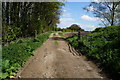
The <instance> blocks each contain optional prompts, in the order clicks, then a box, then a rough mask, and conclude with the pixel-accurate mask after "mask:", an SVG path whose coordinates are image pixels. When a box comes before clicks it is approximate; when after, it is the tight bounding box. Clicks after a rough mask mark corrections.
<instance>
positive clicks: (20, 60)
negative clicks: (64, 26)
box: [0, 33, 50, 79]
mask: <svg viewBox="0 0 120 80" xmlns="http://www.w3.org/2000/svg"><path fill="white" fill-rule="evenodd" d="M49 35H50V33H46V34H42V35H38V36H37V39H38V41H34V40H35V38H33V39H30V38H26V39H21V40H17V41H15V43H13V44H10V45H9V46H4V47H3V49H2V56H3V60H2V73H0V77H1V78H2V79H4V78H9V77H10V76H15V75H16V73H17V71H18V69H19V68H20V67H21V66H23V65H24V64H25V62H26V61H27V60H28V59H29V57H30V56H33V51H34V50H35V49H36V48H38V47H40V46H41V45H42V43H43V42H44V41H45V40H47V39H48V37H49Z"/></svg>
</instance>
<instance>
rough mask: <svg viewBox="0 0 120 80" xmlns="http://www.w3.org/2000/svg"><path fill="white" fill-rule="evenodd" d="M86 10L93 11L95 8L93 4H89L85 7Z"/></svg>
mask: <svg viewBox="0 0 120 80" xmlns="http://www.w3.org/2000/svg"><path fill="white" fill-rule="evenodd" d="M86 10H88V11H95V10H96V8H95V7H93V6H89V7H86Z"/></svg>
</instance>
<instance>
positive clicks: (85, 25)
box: [72, 23, 97, 31]
mask: <svg viewBox="0 0 120 80" xmlns="http://www.w3.org/2000/svg"><path fill="white" fill-rule="evenodd" d="M72 24H77V25H79V26H80V27H81V28H82V29H84V30H88V31H92V30H94V29H95V28H97V26H94V25H88V24H82V23H72Z"/></svg>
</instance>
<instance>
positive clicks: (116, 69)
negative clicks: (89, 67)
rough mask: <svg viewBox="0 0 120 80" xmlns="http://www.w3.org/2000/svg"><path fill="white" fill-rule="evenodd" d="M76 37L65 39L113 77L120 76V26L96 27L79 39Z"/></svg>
mask: <svg viewBox="0 0 120 80" xmlns="http://www.w3.org/2000/svg"><path fill="white" fill-rule="evenodd" d="M76 37H77V36H74V37H72V38H69V39H67V40H68V41H69V43H70V44H71V45H72V46H74V47H76V46H77V47H76V48H77V49H79V50H80V51H81V52H82V53H83V54H85V53H87V57H88V58H90V59H93V60H94V61H95V62H96V63H100V66H102V67H103V68H104V69H105V70H107V71H108V72H110V74H111V75H112V77H113V78H115V77H116V76H117V78H120V76H119V75H120V45H119V44H120V26H108V27H104V28H97V29H95V30H94V31H93V32H92V33H91V34H89V35H86V36H82V37H81V40H79V41H77V38H76ZM78 42H79V43H80V45H78V44H77V43H78ZM114 76H115V77H114Z"/></svg>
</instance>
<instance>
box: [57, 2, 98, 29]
mask: <svg viewBox="0 0 120 80" xmlns="http://www.w3.org/2000/svg"><path fill="white" fill-rule="evenodd" d="M89 4H90V2H65V6H63V9H62V15H61V16H60V24H58V27H60V28H66V27H70V25H72V24H77V25H79V26H80V27H81V28H82V29H84V30H87V31H92V30H94V29H95V28H97V27H100V25H99V23H100V19H99V18H96V17H94V15H93V13H91V12H87V11H85V10H84V9H83V8H84V7H88V5H89ZM88 8H89V9H90V10H92V9H93V8H92V7H88Z"/></svg>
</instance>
